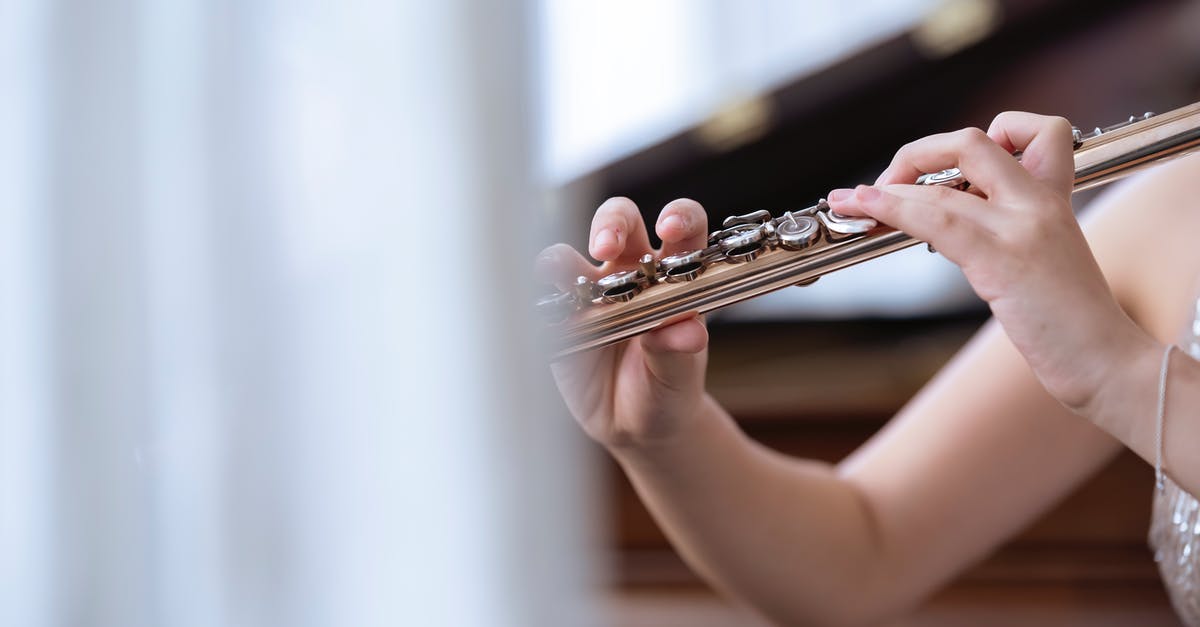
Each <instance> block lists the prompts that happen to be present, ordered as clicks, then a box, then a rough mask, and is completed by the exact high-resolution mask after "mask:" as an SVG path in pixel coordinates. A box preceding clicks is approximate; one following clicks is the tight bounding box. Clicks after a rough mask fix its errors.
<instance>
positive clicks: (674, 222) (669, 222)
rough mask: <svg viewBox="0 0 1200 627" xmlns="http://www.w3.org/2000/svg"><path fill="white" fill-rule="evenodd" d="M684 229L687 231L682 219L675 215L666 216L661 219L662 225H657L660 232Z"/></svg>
mask: <svg viewBox="0 0 1200 627" xmlns="http://www.w3.org/2000/svg"><path fill="white" fill-rule="evenodd" d="M685 229H687V225H686V224H684V222H683V218H681V217H679V216H677V215H669V216H667V217H666V218H664V219H663V221H662V224H660V225H658V230H660V231H671V230H674V231H683V230H685Z"/></svg>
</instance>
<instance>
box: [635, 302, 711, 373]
mask: <svg viewBox="0 0 1200 627" xmlns="http://www.w3.org/2000/svg"><path fill="white" fill-rule="evenodd" d="M641 342H642V351H643V354H644V355H645V360H646V368H647V369H649V370H650V373H651V374H653V375H654V377H655V378H656V379H658V380H659V381H660V382H661V383H662V384H663V385H665V386H667V387H668V388H673V389H680V388H682V387H683V386H686V385H701V384H702V381H700V382H697V381H692V380H691V379H692V378H694V377H697V376H699V377H701V378H702V377H703V376H704V369H703V368H702V367H701V366H702V365H703V360H704V356H703V354H702V353H703V351H704V348H705V347H706V346H708V329H707V328H706V327H705V326H704V322H703V321H702V320H701V319H700V318H699V317H698V316H692V317H690V318H685V319H683V320H680V321H678V322H675V323H672V324H669V325H667V326H665V327H661V328H658V329H655V330H653V331H650V332H649V333H646V334H645V335H643V336H642V338H641Z"/></svg>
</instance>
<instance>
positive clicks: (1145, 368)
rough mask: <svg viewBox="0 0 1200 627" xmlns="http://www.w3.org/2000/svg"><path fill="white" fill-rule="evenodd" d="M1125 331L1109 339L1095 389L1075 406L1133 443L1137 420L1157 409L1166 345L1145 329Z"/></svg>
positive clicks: (1112, 432) (1109, 430)
mask: <svg viewBox="0 0 1200 627" xmlns="http://www.w3.org/2000/svg"><path fill="white" fill-rule="evenodd" d="M1129 327H1130V328H1129V329H1126V330H1125V332H1124V333H1121V334H1119V335H1117V336H1115V337H1109V338H1106V341H1105V343H1104V347H1105V350H1104V351H1103V352H1102V353H1101V355H1102V357H1101V360H1102V363H1103V367H1102V368H1101V369H1100V371H1099V372H1100V376H1099V378H1098V379H1097V382H1096V384H1095V388H1094V390H1093V392H1092V393H1091V394H1090V395H1089V397H1088V400H1087V402H1086V403H1084V404H1083V405H1082V406H1080V407H1077V408H1072V409H1075V411H1076V412H1077V413H1079V414H1080V415H1082V416H1084V417H1085V418H1087V419H1088V420H1090V421H1091V422H1093V423H1095V424H1096V425H1097V426H1099V427H1101V428H1102V429H1104V430H1105V431H1108V432H1109V433H1110V434H1112V435H1114V436H1116V437H1117V438H1118V439H1120V440H1121V441H1122V442H1125V443H1126V444H1131V443H1132V442H1131V440H1133V439H1134V438H1135V429H1134V426H1136V425H1135V423H1136V419H1137V418H1139V417H1142V416H1144V415H1146V414H1147V412H1149V411H1153V409H1154V408H1153V406H1151V405H1152V403H1151V405H1147V403H1150V402H1151V401H1152V397H1153V393H1154V390H1156V389H1157V388H1156V384H1157V376H1158V370H1159V363H1160V360H1161V358H1162V351H1163V344H1162V343H1160V342H1158V341H1157V340H1155V339H1154V338H1153V337H1151V336H1150V335H1149V334H1148V333H1146V332H1145V331H1143V330H1142V329H1141V328H1139V327H1137V326H1136V325H1133V324H1132V323H1131V324H1130V325H1129Z"/></svg>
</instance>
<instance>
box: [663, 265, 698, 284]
mask: <svg viewBox="0 0 1200 627" xmlns="http://www.w3.org/2000/svg"><path fill="white" fill-rule="evenodd" d="M703 268H704V264H702V263H700V262H699V261H693V262H692V263H685V264H683V265H682V266H676V267H674V268H671V269H669V270H667V281H668V282H671V283H677V282H680V281H691V280H692V279H694V278H696V277H697V276H700V270H702V269H703Z"/></svg>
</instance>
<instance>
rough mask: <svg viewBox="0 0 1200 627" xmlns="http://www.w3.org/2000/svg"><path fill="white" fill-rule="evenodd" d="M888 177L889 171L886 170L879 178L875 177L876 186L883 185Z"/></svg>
mask: <svg viewBox="0 0 1200 627" xmlns="http://www.w3.org/2000/svg"><path fill="white" fill-rule="evenodd" d="M887 177H888V170H884V171H883V172H880V173H879V176H877V177H875V184H876V185H878V184H880V183H882V182H883V181H885V180H886V179H887Z"/></svg>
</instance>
